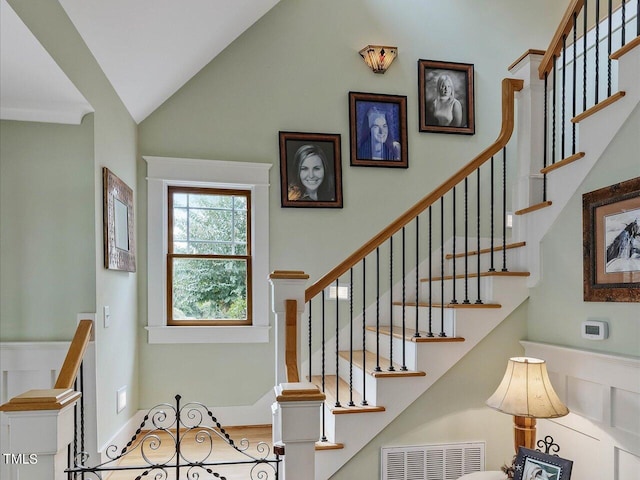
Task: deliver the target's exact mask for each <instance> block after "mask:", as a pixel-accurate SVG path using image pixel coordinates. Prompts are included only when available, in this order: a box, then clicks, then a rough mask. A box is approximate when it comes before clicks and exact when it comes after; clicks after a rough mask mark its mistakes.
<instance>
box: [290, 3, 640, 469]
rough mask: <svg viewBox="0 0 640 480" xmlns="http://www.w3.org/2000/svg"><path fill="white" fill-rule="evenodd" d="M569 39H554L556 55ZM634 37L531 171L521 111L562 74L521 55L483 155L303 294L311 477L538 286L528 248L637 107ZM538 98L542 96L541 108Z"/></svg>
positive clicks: (638, 50) (533, 152) (536, 55)
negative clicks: (594, 95)
mask: <svg viewBox="0 0 640 480" xmlns="http://www.w3.org/2000/svg"><path fill="white" fill-rule="evenodd" d="M579 4H580V5H579ZM628 6H629V8H630V9H631V8H634V7H633V5H631V3H629V4H628ZM572 8H574V9H577V13H576V15H573V12H568V14H567V16H566V18H568V19H569V20H568V21H570V19H571V17H572V16H573V17H574V19H573V22H574V24H573V26H574V29H575V25H576V24H575V22H576V17H577V15H578V14H584V13H583V12H581V11H580V9H581V2H572V4H571V5H570V9H572ZM635 8H637V6H636V7H635ZM584 15H586V14H584ZM627 15H629V16H630V17H631V15H637V14H636V13H635V10H634V12H633V13H632V14H630V13H627ZM630 17H629V18H630ZM570 30H571V27H566V26H562V25H561V27H560V28H559V31H562V32H564V33H563V34H562V35H560V38H562V37H563V35H564V42H565V43H566V36H567V34H568V32H569V31H570ZM637 35H638V32H637V28H636V30H634V38H633V40H631V41H628V42H626V45H625V46H623V48H621V49H620V50H619V51H618V52H611V54H612V59H613V61H615V62H617V63H618V80H617V87H618V88H619V90H617V92H622V93H615V92H614V93H612V94H611V96H610V97H607V98H606V99H605V100H602V101H598V100H597V99H596V101H595V104H594V105H593V106H590V107H588V108H586V106H585V109H584V111H582V112H581V113H580V114H579V115H575V113H576V112H575V107H573V112H571V113H573V115H572V114H569V115H568V119H569V123H568V124H569V126H568V127H567V130H568V131H567V132H565V130H564V128H565V127H558V126H556V124H555V121H554V124H553V128H554V129H560V128H561V133H559V134H558V136H559V137H560V136H561V137H562V138H564V137H570V136H571V133H569V131H570V130H573V125H576V126H579V134H574V135H573V136H574V137H575V138H577V140H575V142H574V145H573V147H572V148H567V150H571V152H570V153H568V154H567V155H565V156H564V157H562V158H559V159H557V160H556V159H555V158H551V161H549V162H548V163H547V161H546V160H545V164H544V165H541V164H540V163H539V162H540V159H541V158H542V157H544V158H545V159H547V158H550V157H551V152H554V154H556V152H555V151H556V145H555V143H553V144H551V141H550V140H549V138H550V137H551V135H550V134H544V137H545V139H544V140H542V138H541V137H542V133H543V132H542V130H541V129H540V128H538V127H536V126H535V125H536V124H535V122H536V121H537V122H538V123H539V124H540V125H545V124H546V125H549V124H550V123H551V122H550V121H549V120H548V119H547V118H545V119H544V121H542V119H540V118H537V115H538V113H540V111H541V109H540V108H533V107H532V105H535V104H536V103H535V102H543V103H544V104H547V106H548V105H549V102H555V101H556V100H555V99H556V98H557V97H558V96H559V93H558V91H559V90H560V89H561V88H564V87H563V86H560V85H559V84H558V83H557V81H554V83H553V84H552V85H547V83H546V82H547V81H548V72H549V71H550V70H546V71H543V69H544V68H550V67H545V63H547V65H554V64H555V65H556V67H557V65H558V63H560V62H566V58H563V56H565V57H566V55H567V53H566V52H565V51H564V50H562V51H559V50H558V48H556V47H555V46H554V43H552V45H551V46H550V47H549V50H547V52H553V55H551V57H550V58H551V61H550V63H549V61H547V60H546V59H547V57H548V54H547V55H544V57H543V54H544V53H545V52H530V54H529V55H528V56H526V57H523V59H521V61H520V62H519V63H518V64H517V65H516V66H514V67H513V68H512V70H511V71H512V73H513V74H514V75H515V76H517V77H519V80H515V79H512V80H505V81H504V82H503V125H502V130H501V132H500V135H499V137H498V140H497V141H496V143H494V144H493V145H492V146H491V147H489V148H488V149H487V150H485V151H484V152H482V153H481V154H480V155H479V156H478V157H476V158H475V159H474V160H473V161H472V162H471V163H470V164H469V165H467V166H466V167H464V168H463V169H462V170H461V171H460V172H458V173H457V174H456V175H454V177H452V179H450V180H449V181H448V182H445V183H444V184H443V185H441V186H440V187H439V188H438V189H436V190H435V191H434V192H433V193H432V194H430V195H427V197H425V198H423V199H422V200H421V201H420V202H419V203H418V204H416V206H414V207H413V208H412V209H410V210H409V211H407V212H406V213H405V214H403V215H402V216H401V217H399V218H398V220H396V221H395V222H394V223H393V224H391V225H390V226H389V227H388V228H387V229H385V230H383V231H382V232H380V233H379V234H378V235H376V237H374V239H373V240H372V241H371V242H369V243H368V244H365V245H364V246H363V247H362V248H360V249H359V250H358V251H356V252H354V254H352V255H351V256H350V257H349V258H347V259H346V260H345V262H343V263H342V264H340V265H338V266H337V267H335V268H334V269H333V270H332V271H330V272H329V273H328V274H327V275H325V277H323V278H321V279H320V280H318V281H317V282H316V283H315V284H313V285H312V286H311V287H309V288H308V289H307V291H306V293H305V301H306V302H307V305H306V309H305V315H304V316H303V318H302V321H301V327H302V328H301V330H302V331H301V332H300V333H301V335H300V340H299V342H300V343H301V344H302V345H304V346H305V348H303V350H305V349H306V352H302V353H301V354H300V358H298V360H297V362H298V365H299V366H300V372H301V373H300V377H301V379H305V380H309V381H311V382H313V383H315V384H316V385H317V386H318V387H319V389H320V390H321V391H322V392H324V394H325V395H326V397H327V399H326V401H325V403H324V407H323V411H322V426H321V438H320V441H318V442H317V444H316V462H315V470H316V474H315V478H316V479H328V478H330V477H331V476H332V475H333V474H334V473H335V472H337V471H338V470H339V469H340V467H342V466H343V465H344V464H345V463H346V462H347V461H348V460H349V459H350V458H352V457H353V456H354V455H355V454H356V453H357V452H358V451H359V450H360V449H362V448H363V447H364V446H365V445H366V444H367V443H369V441H370V440H371V439H372V438H373V437H374V436H375V435H377V434H378V433H379V432H380V431H382V430H383V429H384V428H385V427H386V426H387V425H388V424H389V423H390V422H392V421H393V420H394V419H395V418H396V417H397V416H398V415H400V414H401V413H402V412H403V411H404V410H405V409H406V408H407V407H408V406H409V405H410V404H411V403H413V402H414V401H415V400H416V399H417V398H418V397H419V396H420V395H422V394H423V393H424V392H425V391H426V390H427V389H428V388H429V387H430V386H431V385H433V384H434V383H435V382H436V381H437V380H438V379H439V378H440V377H442V376H443V375H444V374H445V373H446V372H447V371H448V370H449V369H450V368H451V367H452V366H453V365H455V364H456V363H457V362H458V361H459V360H460V359H461V358H462V357H464V356H465V355H466V354H467V353H468V352H469V351H470V350H471V349H472V348H474V346H476V345H477V344H478V343H479V342H480V341H481V340H482V339H483V338H484V337H486V336H487V335H489V334H490V332H491V331H492V330H493V329H494V328H495V327H496V326H498V325H499V324H500V323H501V322H502V321H503V320H504V319H506V318H507V317H508V316H509V315H510V314H511V312H513V311H514V310H515V309H516V308H517V307H518V306H519V305H520V304H521V303H522V302H524V301H525V300H526V299H527V297H528V295H529V288H530V287H531V286H533V285H535V284H536V283H537V281H538V280H539V278H540V247H539V245H540V242H541V240H542V238H543V237H544V235H545V234H546V232H547V231H548V229H549V228H550V227H551V225H552V224H553V222H554V221H555V219H556V218H557V216H558V215H559V213H560V212H561V211H562V209H563V208H564V207H565V205H566V204H567V202H568V201H569V199H570V198H571V197H572V196H573V195H574V193H575V192H576V190H577V189H578V188H579V186H580V184H581V183H582V181H583V180H584V178H585V177H586V176H587V174H588V173H589V171H590V170H591V169H592V168H593V166H594V165H595V163H596V162H597V161H598V159H599V158H600V156H601V155H602V153H603V151H604V150H605V148H606V147H607V145H608V144H609V143H610V142H611V140H612V139H613V138H614V136H615V134H616V132H617V131H618V130H619V129H620V128H621V126H622V125H623V124H624V122H625V120H626V119H627V118H628V116H629V115H630V114H631V112H632V111H633V110H634V109H635V108H636V106H637V105H638V103H639V102H640V82H639V81H638V78H640V46H639V45H640V37H638V36H637ZM554 42H556V43H557V40H554ZM599 42H600V40H599V39H597V38H596V43H599ZM565 48H566V47H565ZM574 55H577V54H575V53H574ZM573 64H574V65H577V60H576V56H574V57H573ZM553 68H555V67H553ZM564 68H565V70H566V68H567V67H566V64H565V66H564ZM574 69H577V67H574ZM539 71H540V75H539ZM540 76H542V77H544V78H545V79H546V80H544V82H543V80H540ZM554 76H555V74H554ZM609 88H611V87H609ZM518 92H519V93H518ZM544 92H547V93H548V92H552V97H553V99H552V100H549V98H548V97H547V95H546V94H544ZM543 96H544V97H543ZM514 97H516V98H517V99H518V100H519V101H520V105H519V111H518V115H519V117H518V126H519V129H518V139H517V142H518V145H517V147H516V148H515V149H512V148H511V147H510V150H517V152H518V154H517V159H516V160H511V161H510V162H509V161H508V160H507V158H506V150H505V147H506V145H507V143H508V142H509V138H510V136H511V129H512V128H513V124H514V114H513V111H514V109H513V103H512V102H513V98H514ZM563 98H564V92H563ZM554 110H555V108H554ZM536 112H537V113H536ZM564 114H565V112H564V109H563V115H564ZM565 116H567V115H565ZM523 118H524V119H525V120H523ZM565 121H566V119H564V118H563V119H562V122H565ZM576 130H577V128H576ZM555 137H556V135H553V142H555V141H556V138H555ZM562 142H563V144H562V153H563V154H564V153H565V147H564V140H562ZM558 150H560V149H559V148H558ZM536 162H537V163H536ZM513 163H517V165H518V167H517V168H518V180H517V181H516V187H515V188H516V189H519V190H514V193H513V195H512V198H513V200H512V201H511V203H510V205H509V206H510V209H511V211H516V215H515V218H514V224H513V228H510V227H508V226H507V225H506V217H507V197H508V195H507V193H506V186H505V183H506V177H507V175H506V173H505V171H506V168H507V165H509V168H511V167H512V165H513ZM481 168H482V170H481ZM494 175H495V177H496V178H494ZM501 176H502V178H500V177H501ZM541 183H543V187H542V188H540V184H541ZM501 184H502V185H501ZM486 185H489V186H490V187H489V189H488V190H490V192H489V191H488V190H487V189H485V186H486ZM494 187H495V188H494ZM501 187H502V190H501V191H500V189H501ZM461 192H463V193H461ZM487 197H490V200H488V199H487ZM445 212H446V215H445ZM456 212H458V213H457V215H458V216H457V217H456ZM451 214H453V216H451ZM434 219H435V220H434ZM425 232H428V233H425ZM394 242H395V245H394ZM414 245H415V246H414ZM427 245H428V246H427ZM478 272H480V273H478ZM334 287H335V288H334ZM345 287H346V288H345ZM341 290H342V291H346V292H348V293H347V295H346V296H345V298H344V299H342V300H341V299H340V298H339V297H338V298H333V293H334V292H339V291H341ZM296 368H297V367H296ZM399 392H401V394H399Z"/></svg>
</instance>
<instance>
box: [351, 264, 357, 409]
mask: <svg viewBox="0 0 640 480" xmlns="http://www.w3.org/2000/svg"><path fill="white" fill-rule="evenodd" d="M349 322H350V323H349V406H350V407H355V405H356V404H355V403H353V267H351V268H350V269H349Z"/></svg>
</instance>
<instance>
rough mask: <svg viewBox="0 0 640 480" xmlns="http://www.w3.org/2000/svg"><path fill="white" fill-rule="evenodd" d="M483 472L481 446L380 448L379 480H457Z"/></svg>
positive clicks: (444, 445) (472, 444) (452, 444)
mask: <svg viewBox="0 0 640 480" xmlns="http://www.w3.org/2000/svg"><path fill="white" fill-rule="evenodd" d="M482 470H484V442H474V443H447V444H443V445H414V446H406V447H383V448H382V468H381V470H380V471H381V472H382V477H381V480H457V479H458V478H459V477H460V476H462V475H465V474H467V473H473V472H480V471H482Z"/></svg>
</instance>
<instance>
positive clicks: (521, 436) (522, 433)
mask: <svg viewBox="0 0 640 480" xmlns="http://www.w3.org/2000/svg"><path fill="white" fill-rule="evenodd" d="M513 440H514V447H515V449H516V454H517V453H518V449H519V448H520V447H525V448H529V449H531V450H533V448H534V447H535V444H536V419H535V418H531V417H519V416H517V415H515V416H514V417H513Z"/></svg>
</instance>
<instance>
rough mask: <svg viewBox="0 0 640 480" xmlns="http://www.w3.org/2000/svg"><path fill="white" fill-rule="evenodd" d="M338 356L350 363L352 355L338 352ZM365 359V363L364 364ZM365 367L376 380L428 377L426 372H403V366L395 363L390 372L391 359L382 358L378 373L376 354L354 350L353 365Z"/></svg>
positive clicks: (346, 352)
mask: <svg viewBox="0 0 640 480" xmlns="http://www.w3.org/2000/svg"><path fill="white" fill-rule="evenodd" d="M338 354H339V355H340V356H341V357H342V358H344V359H345V360H347V361H349V359H350V355H349V352H348V351H342V352H338ZM363 359H364V362H363ZM363 363H364V365H365V367H366V368H365V369H364V370H365V371H366V372H367V373H368V374H369V375H371V376H373V377H375V378H383V377H384V378H387V377H391V378H392V377H424V376H425V375H426V373H425V372H419V371H414V370H401V365H398V364H397V363H395V362H394V363H393V370H391V371H390V370H389V359H388V358H384V357H380V371H376V370H375V367H376V354H375V353H374V352H369V351H368V350H367V351H365V352H364V354H363V352H362V350H354V351H353V364H354V365H355V366H357V367H358V368H362V365H363Z"/></svg>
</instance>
